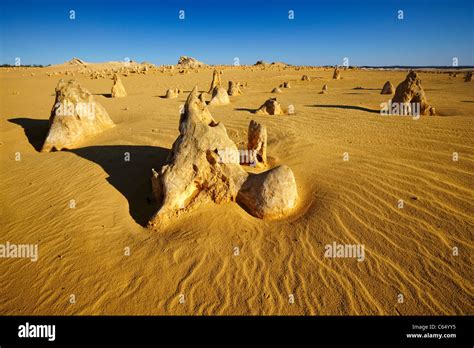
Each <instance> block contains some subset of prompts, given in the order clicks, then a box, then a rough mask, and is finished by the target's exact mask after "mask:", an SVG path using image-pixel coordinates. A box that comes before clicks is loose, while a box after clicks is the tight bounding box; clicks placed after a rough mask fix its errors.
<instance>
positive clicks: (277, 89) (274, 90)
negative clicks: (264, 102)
mask: <svg viewBox="0 0 474 348" xmlns="http://www.w3.org/2000/svg"><path fill="white" fill-rule="evenodd" d="M272 93H282V90H281V89H280V88H278V87H275V88H273V89H272Z"/></svg>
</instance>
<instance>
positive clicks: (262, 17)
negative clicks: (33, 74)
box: [0, 0, 474, 66]
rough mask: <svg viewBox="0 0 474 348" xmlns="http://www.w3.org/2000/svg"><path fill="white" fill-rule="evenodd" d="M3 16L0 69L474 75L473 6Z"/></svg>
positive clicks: (302, 5) (109, 6) (32, 11)
mask: <svg viewBox="0 0 474 348" xmlns="http://www.w3.org/2000/svg"><path fill="white" fill-rule="evenodd" d="M0 7H1V11H0V30H1V32H0V39H1V42H0V63H2V64H3V63H9V64H14V63H15V58H16V57H20V58H21V63H22V64H58V63H62V62H64V61H67V60H69V59H71V58H72V57H79V58H82V59H84V60H86V61H91V62H100V61H109V60H123V59H125V58H126V57H129V58H130V59H132V60H135V61H138V62H141V61H148V62H152V63H155V64H175V63H176V62H177V59H178V57H179V56H181V55H188V56H193V57H195V58H197V59H199V60H201V61H203V62H205V63H208V64H233V62H234V57H238V58H239V60H240V63H241V64H254V63H255V62H256V61H257V60H260V59H263V60H265V61H268V62H272V61H284V62H287V63H290V64H307V65H335V64H343V59H344V57H348V58H349V64H350V65H372V66H381V65H451V63H452V59H453V57H457V58H458V61H459V65H474V52H473V51H474V48H473V47H474V42H473V41H474V31H473V30H474V29H473V27H474V25H473V23H474V18H473V17H474V10H473V7H474V1H473V0H337V1H329V0H326V1H320V0H285V1H283V0H265V1H264V0H219V1H217V0H154V1H151V0H148V1H144V0H128V1H123V0H115V1H105V0H104V1H100V0H96V1H92V0H55V1H53V0H27V1H23V0H2V1H1V2H0ZM70 10H74V11H75V15H76V18H75V19H74V20H71V19H69V11H70ZM180 10H184V11H185V19H184V20H180V19H179V18H178V15H179V11H180ZM290 10H293V11H294V19H293V20H290V19H288V11H290ZM398 10H402V11H403V14H404V19H403V20H399V19H398V18H397V15H398V13H397V12H398Z"/></svg>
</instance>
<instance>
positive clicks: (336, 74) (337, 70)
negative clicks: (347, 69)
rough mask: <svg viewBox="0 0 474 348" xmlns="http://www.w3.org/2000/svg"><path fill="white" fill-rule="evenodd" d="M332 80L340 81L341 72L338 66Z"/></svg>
mask: <svg viewBox="0 0 474 348" xmlns="http://www.w3.org/2000/svg"><path fill="white" fill-rule="evenodd" d="M332 78H333V79H334V80H339V79H340V78H341V72H340V71H339V68H338V67H337V66H336V67H335V68H334V73H333V75H332Z"/></svg>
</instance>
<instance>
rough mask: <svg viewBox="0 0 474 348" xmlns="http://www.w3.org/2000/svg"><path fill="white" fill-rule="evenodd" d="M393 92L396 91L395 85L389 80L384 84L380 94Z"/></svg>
mask: <svg viewBox="0 0 474 348" xmlns="http://www.w3.org/2000/svg"><path fill="white" fill-rule="evenodd" d="M393 92H395V87H393V85H392V83H391V82H390V81H387V82H385V84H384V85H383V87H382V91H381V92H380V94H393Z"/></svg>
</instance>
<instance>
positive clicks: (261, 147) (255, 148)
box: [247, 120, 267, 166]
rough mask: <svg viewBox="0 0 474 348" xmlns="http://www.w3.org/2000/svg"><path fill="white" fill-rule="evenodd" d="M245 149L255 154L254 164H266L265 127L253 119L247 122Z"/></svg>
mask: <svg viewBox="0 0 474 348" xmlns="http://www.w3.org/2000/svg"><path fill="white" fill-rule="evenodd" d="M247 149H248V150H249V151H251V152H252V153H254V154H255V156H254V161H255V162H256V163H254V164H255V165H257V166H258V165H266V164H267V128H266V127H265V126H264V125H262V124H260V123H258V122H256V121H254V120H252V121H250V123H249V130H248V145H247Z"/></svg>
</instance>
